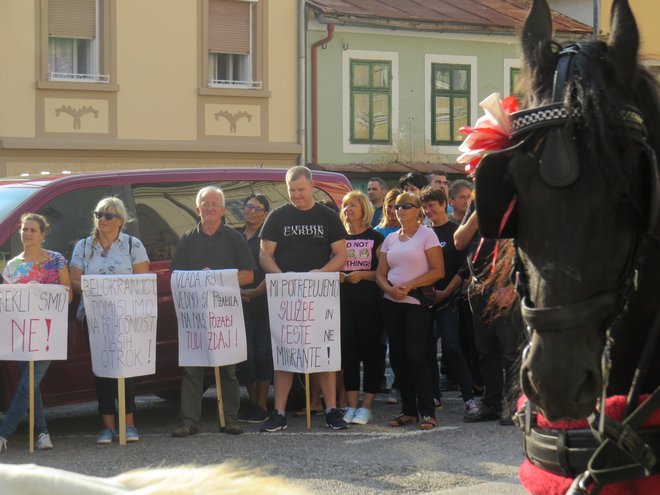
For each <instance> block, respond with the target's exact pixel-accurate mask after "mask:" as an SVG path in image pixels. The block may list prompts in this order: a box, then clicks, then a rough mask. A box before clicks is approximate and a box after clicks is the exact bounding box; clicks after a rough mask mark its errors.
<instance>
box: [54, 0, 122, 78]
mask: <svg viewBox="0 0 660 495" xmlns="http://www.w3.org/2000/svg"><path fill="white" fill-rule="evenodd" d="M103 2H104V0H48V79H49V80H50V81H76V82H108V81H109V79H110V77H109V76H108V75H103V74H101V73H100V72H101V71H100V70H99V67H100V66H101V54H102V48H103V47H102V46H101V44H102V41H101V40H102V39H103V36H101V34H102V30H103V29H104V26H103V19H102V14H103V12H104V8H103Z"/></svg>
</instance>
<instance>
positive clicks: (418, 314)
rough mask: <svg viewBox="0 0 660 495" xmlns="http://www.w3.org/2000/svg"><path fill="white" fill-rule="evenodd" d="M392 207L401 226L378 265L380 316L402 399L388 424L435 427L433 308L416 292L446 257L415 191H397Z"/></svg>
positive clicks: (440, 271) (439, 273)
mask: <svg viewBox="0 0 660 495" xmlns="http://www.w3.org/2000/svg"><path fill="white" fill-rule="evenodd" d="M395 210H396V216H397V218H398V219H399V223H401V229H400V230H398V231H397V232H393V233H391V234H390V235H388V236H387V238H386V239H385V242H383V245H382V247H381V253H380V256H379V258H378V268H377V271H376V282H377V283H378V286H379V287H380V288H381V289H382V290H383V291H384V293H385V295H384V301H383V318H384V321H385V328H386V329H387V334H388V336H389V339H390V357H391V358H393V359H392V363H393V365H394V372H395V374H396V380H397V383H398V385H399V390H400V391H401V400H402V410H401V414H400V415H398V416H397V417H395V418H393V419H392V420H391V421H390V426H404V425H410V424H415V423H417V422H418V421H419V420H420V417H421V422H420V428H422V429H423V430H428V429H431V428H433V427H435V403H434V400H433V379H432V375H431V370H430V368H429V365H428V360H427V358H426V354H427V345H428V342H429V341H430V335H429V332H430V331H431V322H432V314H431V308H430V307H429V306H427V305H425V304H424V303H423V297H422V296H421V295H420V294H418V293H419V292H420V291H421V289H420V288H422V287H425V286H430V285H433V284H434V283H435V282H437V281H438V280H439V279H441V278H442V277H443V276H444V261H443V258H442V250H441V248H440V241H438V237H437V236H436V235H435V233H434V232H433V231H432V230H431V229H429V228H427V227H425V226H424V225H422V219H423V218H424V215H423V213H422V203H421V201H420V199H419V196H417V195H415V194H411V193H401V194H399V195H398V196H397V198H396V204H395ZM418 289H420V290H418ZM415 296H417V297H415Z"/></svg>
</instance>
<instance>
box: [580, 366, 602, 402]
mask: <svg viewBox="0 0 660 495" xmlns="http://www.w3.org/2000/svg"><path fill="white" fill-rule="evenodd" d="M599 387H600V378H599V375H598V373H596V372H594V371H591V370H587V372H586V373H585V376H584V380H582V383H581V384H580V387H579V388H578V391H577V397H592V396H593V395H596V394H597V393H598V388H599Z"/></svg>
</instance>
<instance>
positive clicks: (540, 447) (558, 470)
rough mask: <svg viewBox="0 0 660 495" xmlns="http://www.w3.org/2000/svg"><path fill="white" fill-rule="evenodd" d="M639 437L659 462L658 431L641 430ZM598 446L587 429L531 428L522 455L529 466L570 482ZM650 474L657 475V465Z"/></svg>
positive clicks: (657, 463)
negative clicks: (566, 478) (563, 477)
mask: <svg viewBox="0 0 660 495" xmlns="http://www.w3.org/2000/svg"><path fill="white" fill-rule="evenodd" d="M638 433H639V436H640V438H641V439H642V440H643V441H644V442H645V443H646V444H647V445H648V446H649V447H651V448H652V449H653V451H654V452H655V456H656V459H658V460H660V427H652V428H643V429H641V430H639V431H638ZM599 445H600V444H599V442H598V440H596V438H594V436H593V434H592V433H591V430H589V429H579V430H555V429H545V428H539V427H532V428H531V429H530V430H529V433H528V434H525V435H524V436H523V446H524V449H525V455H526V456H527V458H528V459H529V460H530V461H531V462H532V464H534V465H535V466H538V467H540V468H541V469H544V470H546V471H550V472H552V473H555V474H558V475H560V476H568V477H571V478H574V477H575V476H577V475H578V474H580V473H582V472H584V471H586V469H587V464H588V463H589V459H590V458H591V456H592V455H593V453H594V452H595V451H596V449H597V448H598V446H599ZM621 455H625V454H621ZM652 474H660V462H656V464H655V468H654V469H653V473H652Z"/></svg>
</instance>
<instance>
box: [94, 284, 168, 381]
mask: <svg viewBox="0 0 660 495" xmlns="http://www.w3.org/2000/svg"><path fill="white" fill-rule="evenodd" d="M81 288H82V295H83V301H84V304H85V315H86V318H87V327H88V329H89V345H90V348H91V352H92V370H93V371H94V374H95V375H96V376H99V377H105V378H129V377H132V376H143V375H153V374H154V373H155V372H156V321H157V319H158V300H157V289H156V274H155V273H141V274H130V275H83V276H82V277H81Z"/></svg>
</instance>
